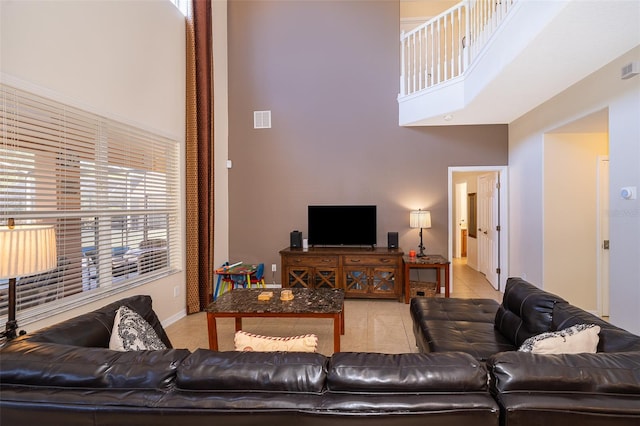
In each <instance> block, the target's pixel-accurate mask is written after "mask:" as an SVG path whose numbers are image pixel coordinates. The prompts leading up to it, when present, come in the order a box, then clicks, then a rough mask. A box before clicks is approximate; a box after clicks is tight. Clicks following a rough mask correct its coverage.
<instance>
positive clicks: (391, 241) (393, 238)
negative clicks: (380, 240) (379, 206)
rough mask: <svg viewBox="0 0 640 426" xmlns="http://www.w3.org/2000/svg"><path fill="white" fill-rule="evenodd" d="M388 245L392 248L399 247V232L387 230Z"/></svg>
mask: <svg viewBox="0 0 640 426" xmlns="http://www.w3.org/2000/svg"><path fill="white" fill-rule="evenodd" d="M387 247H388V248H392V249H397V248H398V233H397V232H387Z"/></svg>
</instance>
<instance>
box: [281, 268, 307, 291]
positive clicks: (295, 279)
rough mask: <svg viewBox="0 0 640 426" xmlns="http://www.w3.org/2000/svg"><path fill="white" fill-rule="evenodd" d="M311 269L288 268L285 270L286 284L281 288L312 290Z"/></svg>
mask: <svg viewBox="0 0 640 426" xmlns="http://www.w3.org/2000/svg"><path fill="white" fill-rule="evenodd" d="M313 273H314V272H313V268H310V267H308V266H290V267H288V268H287V275H286V276H287V282H286V283H283V287H289V288H313V287H314V286H313Z"/></svg>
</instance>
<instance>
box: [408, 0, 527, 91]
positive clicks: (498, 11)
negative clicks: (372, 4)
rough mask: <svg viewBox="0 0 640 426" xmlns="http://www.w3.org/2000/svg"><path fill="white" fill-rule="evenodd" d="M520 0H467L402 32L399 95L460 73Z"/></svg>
mask: <svg viewBox="0 0 640 426" xmlns="http://www.w3.org/2000/svg"><path fill="white" fill-rule="evenodd" d="M518 1H519V0H465V1H462V2H461V3H459V4H457V5H455V6H453V7H452V8H450V9H448V10H446V11H445V12H443V13H441V14H440V15H438V16H436V17H434V18H432V19H430V20H429V21H427V22H425V23H424V24H422V25H420V26H418V27H416V28H414V29H413V30H411V31H409V32H406V33H405V32H403V33H402V35H401V36H400V43H401V76H400V94H399V96H398V97H403V96H407V95H411V94H413V93H416V92H420V91H422V90H425V89H429V88H431V87H433V86H435V85H438V84H441V83H444V82H446V81H449V80H452V79H454V78H456V77H459V76H461V75H462V74H463V73H464V71H465V70H466V69H467V68H468V67H469V66H470V65H471V64H472V62H473V60H474V59H475V58H476V57H477V56H478V55H479V54H480V52H481V51H482V49H483V48H484V47H485V46H486V44H487V42H488V40H489V39H490V38H491V35H492V34H493V33H494V32H495V30H496V29H497V28H498V26H499V25H500V24H501V23H502V21H503V20H504V18H505V17H506V16H507V14H508V13H509V11H510V10H511V8H512V6H513V5H514V4H515V3H517V2H518Z"/></svg>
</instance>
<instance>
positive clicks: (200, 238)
mask: <svg viewBox="0 0 640 426" xmlns="http://www.w3.org/2000/svg"><path fill="white" fill-rule="evenodd" d="M211 25H212V16H211V0H192V1H191V4H190V5H189V11H188V14H187V26H186V27H187V37H186V38H187V58H186V60H187V65H186V70H187V82H186V90H187V95H186V97H187V102H186V121H187V129H186V146H185V160H186V167H185V169H186V202H187V206H186V242H185V246H186V254H187V263H186V277H187V313H190V314H191V313H194V312H200V311H201V310H203V309H204V308H205V307H206V306H207V303H208V302H209V301H210V300H211V296H210V293H211V291H212V283H213V281H212V278H213V277H212V275H213V223H214V222H213V219H214V209H213V207H214V198H213V40H212V27H211Z"/></svg>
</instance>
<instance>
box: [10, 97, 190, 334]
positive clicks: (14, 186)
mask: <svg viewBox="0 0 640 426" xmlns="http://www.w3.org/2000/svg"><path fill="white" fill-rule="evenodd" d="M0 96H1V98H0V102H1V108H0V137H1V139H0V226H5V225H6V223H7V221H8V219H9V218H14V219H15V220H16V224H21V225H25V224H48V225H53V226H54V227H55V230H56V243H57V250H58V265H57V267H56V268H55V269H54V270H52V271H49V272H46V273H43V274H39V275H36V276H30V277H17V278H18V280H17V309H18V314H17V317H18V320H19V321H20V323H21V324H24V323H25V322H26V323H28V322H31V321H34V320H37V319H39V318H42V317H45V316H48V315H50V314H51V313H54V312H58V311H59V310H60V309H61V308H62V307H71V306H76V305H80V304H82V303H85V302H86V301H87V300H95V299H99V298H101V297H105V296H107V295H110V294H113V293H116V292H119V291H123V290H125V289H129V288H131V287H133V286H136V285H140V284H142V283H145V282H148V281H150V280H153V279H157V278H159V277H162V276H167V275H169V274H171V273H174V272H176V271H178V270H179V269H180V262H181V260H180V259H181V255H180V253H181V247H180V244H181V239H180V235H181V234H182V231H181V227H180V222H179V211H180V209H179V205H180V204H179V199H180V193H179V170H180V169H179V164H178V161H179V144H178V142H177V141H176V140H173V139H170V138H166V137H163V136H159V135H157V134H154V133H152V132H149V131H146V130H142V129H139V128H137V127H134V126H131V125H128V124H124V123H121V122H118V121H115V120H112V119H109V118H105V117H102V116H99V115H96V114H93V113H90V112H87V111H83V110H81V109H78V108H74V107H71V106H68V105H64V104H62V103H59V102H56V101H54V100H51V99H46V98H43V97H40V96H37V95H34V94H31V93H28V92H25V91H22V90H19V89H16V88H13V87H10V86H8V85H0ZM6 313H7V282H6V281H5V282H1V281H0V315H2V316H4V318H2V317H0V318H2V319H1V320H0V326H2V327H4V321H6Z"/></svg>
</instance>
